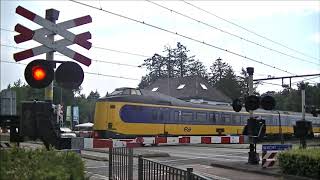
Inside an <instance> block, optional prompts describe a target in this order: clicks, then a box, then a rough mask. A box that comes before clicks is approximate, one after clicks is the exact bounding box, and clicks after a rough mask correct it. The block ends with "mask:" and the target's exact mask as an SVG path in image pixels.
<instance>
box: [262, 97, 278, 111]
mask: <svg viewBox="0 0 320 180" xmlns="http://www.w3.org/2000/svg"><path fill="white" fill-rule="evenodd" d="M260 104H261V107H262V108H263V109H264V110H272V109H273V108H274V107H275V106H276V101H275V100H274V98H273V97H271V96H264V97H263V98H262V99H261V102H260Z"/></svg>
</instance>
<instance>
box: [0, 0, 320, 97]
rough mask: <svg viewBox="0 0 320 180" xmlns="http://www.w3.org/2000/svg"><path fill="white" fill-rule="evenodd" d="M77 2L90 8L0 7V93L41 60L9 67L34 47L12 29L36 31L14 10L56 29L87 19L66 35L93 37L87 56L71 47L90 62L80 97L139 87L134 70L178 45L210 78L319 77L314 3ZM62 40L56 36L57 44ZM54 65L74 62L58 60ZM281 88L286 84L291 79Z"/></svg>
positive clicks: (318, 12) (319, 24) (268, 87)
mask: <svg viewBox="0 0 320 180" xmlns="http://www.w3.org/2000/svg"><path fill="white" fill-rule="evenodd" d="M80 2H81V3H82V4H87V5H89V6H91V7H89V6H85V5H82V4H79V3H77V2H74V1H67V0H60V1H47V0H42V1H40V0H39V1H31V0H20V1H15V0H10V1H9V0H1V63H0V70H1V72H0V80H1V81H0V89H5V88H7V86H8V85H9V84H13V82H15V81H17V80H18V79H21V80H22V81H23V82H25V80H24V69H25V66H26V64H28V63H29V62H31V61H32V60H35V59H45V55H39V56H36V57H32V58H29V59H26V60H24V61H20V62H19V63H16V62H15V60H14V59H13V54H14V53H17V52H20V51H22V50H25V49H29V48H33V47H36V46H39V45H40V44H39V43H37V42H35V41H34V40H30V41H27V42H24V43H20V44H16V43H15V42H14V36H15V35H17V34H18V33H17V32H15V31H14V27H15V25H16V24H17V23H19V24H22V25H24V26H26V27H28V28H29V29H32V30H35V29H38V28H41V26H39V25H38V24H36V23H34V22H31V21H30V20H27V19H26V18H24V17H22V16H20V15H18V14H16V13H15V9H16V8H17V7H18V6H22V7H24V8H26V9H28V10H30V11H32V12H34V13H36V14H37V15H39V16H42V17H45V11H46V9H51V8H54V9H56V10H58V11H60V14H59V19H58V20H57V23H59V22H63V21H66V20H71V19H74V18H78V17H81V16H85V15H90V16H91V17H92V23H88V24H85V25H82V26H78V27H74V28H72V29H70V31H71V32H73V33H75V34H80V33H83V32H86V31H89V32H90V33H91V34H92V39H91V40H90V42H92V46H93V47H92V48H91V49H90V50H86V49H84V48H82V47H80V46H78V45H71V46H69V48H70V49H73V50H74V51H76V52H78V53H80V54H83V55H85V56H87V57H89V58H91V59H92V60H93V61H92V64H91V65H90V66H89V67H87V66H84V65H81V67H82V68H83V70H84V72H85V74H84V81H83V83H82V85H81V86H82V88H83V90H82V93H84V94H86V95H88V94H89V93H90V91H95V90H97V91H98V92H99V94H100V95H101V96H104V95H105V94H106V93H107V92H109V93H110V92H112V91H113V90H114V89H115V88H118V87H137V85H138V84H139V82H140V80H141V77H142V76H143V75H146V74H147V70H146V69H144V68H141V67H138V66H139V65H141V64H142V63H143V62H144V60H145V59H147V58H148V57H152V55H153V54H155V53H158V54H161V55H165V54H164V53H163V50H164V47H165V46H170V47H172V48H174V47H176V44H177V42H181V43H182V44H183V45H185V46H186V47H187V49H188V50H190V51H189V53H188V55H190V56H192V55H195V58H196V59H198V60H200V61H201V62H202V63H203V64H204V65H205V66H206V67H207V69H208V70H209V67H210V66H211V65H212V63H213V62H214V61H215V60H216V59H217V58H219V57H220V58H221V59H222V60H223V61H224V62H226V63H228V64H229V65H231V66H232V68H233V70H234V71H235V72H236V74H237V75H240V71H241V68H246V67H254V71H255V72H254V79H259V78H267V77H270V76H274V77H279V76H291V75H303V74H317V73H320V1H181V0H177V1H169V0H167V1H160V0H157V1H152V2H150V1H144V0H139V1H122V0H121V1H109V0H100V1H80ZM154 3H156V4H158V5H156V4H154ZM159 5H161V6H162V7H160V6H159ZM163 7H165V8H168V9H169V10H168V9H165V8H163ZM170 10H172V11H170ZM115 14H117V15H115ZM181 14H182V15H184V16H182V15H181ZM118 15H121V16H122V17H120V16H118ZM124 16H125V17H128V18H130V19H131V20H129V19H128V18H123V17H124ZM185 16H187V17H189V18H186V17H185ZM190 18H193V20H192V19H190ZM133 20H136V21H133ZM141 22H144V24H143V23H141ZM146 24H150V25H152V26H153V27H152V26H147V25H146ZM239 26H241V28H240V27H239ZM154 27H158V28H154ZM159 28H162V29H165V30H167V31H170V32H174V33H173V34H172V33H168V32H166V31H163V30H160V29H159ZM245 29H246V30H245ZM175 32H176V33H177V34H178V35H176V34H175ZM252 32H253V33H252ZM256 34H257V35H256ZM179 35H183V36H185V37H188V38H185V37H182V36H179ZM261 36H262V37H264V38H262V37H261ZM61 38H62V37H61V36H59V35H56V36H55V39H56V40H59V39H61ZM190 38H191V39H193V40H191V39H190ZM267 39H269V40H267ZM201 42H205V43H201ZM279 44H281V45H279ZM283 45H284V46H283ZM221 49H223V50H221ZM225 50H228V51H225ZM228 52H234V53H236V54H239V55H240V56H237V55H234V54H232V53H228ZM54 59H55V60H63V61H74V60H72V59H70V58H68V57H66V56H63V55H61V54H60V53H57V52H56V53H55V55H54ZM288 72H289V73H288ZM310 78H313V79H310ZM302 80H304V81H305V82H309V83H313V84H314V83H320V77H319V76H318V77H306V78H294V79H292V83H293V87H294V88H295V87H296V86H295V85H294V83H296V82H301V81H302ZM267 83H269V84H267ZM284 83H285V84H288V83H289V79H285V80H284ZM281 84H282V82H281V80H273V81H265V83H263V84H261V85H259V87H258V91H259V92H260V93H264V92H266V91H280V90H282V87H281Z"/></svg>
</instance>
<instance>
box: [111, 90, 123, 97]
mask: <svg viewBox="0 0 320 180" xmlns="http://www.w3.org/2000/svg"><path fill="white" fill-rule="evenodd" d="M121 94H122V90H115V91H113V92H112V93H111V94H110V95H111V96H116V95H121Z"/></svg>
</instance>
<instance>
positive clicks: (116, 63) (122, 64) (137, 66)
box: [1, 44, 146, 69]
mask: <svg viewBox="0 0 320 180" xmlns="http://www.w3.org/2000/svg"><path fill="white" fill-rule="evenodd" d="M1 46H4V47H11V48H15V49H22V50H25V49H26V48H21V47H17V46H12V45H6V44H1ZM56 55H57V56H63V55H61V54H56ZM92 61H95V62H100V63H107V64H114V65H119V66H128V67H134V68H140V69H146V68H145V67H142V66H140V65H133V64H125V63H118V62H111V61H104V60H98V59H92Z"/></svg>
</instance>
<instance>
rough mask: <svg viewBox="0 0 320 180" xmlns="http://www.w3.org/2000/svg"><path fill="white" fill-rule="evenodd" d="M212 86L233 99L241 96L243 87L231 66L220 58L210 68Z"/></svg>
mask: <svg viewBox="0 0 320 180" xmlns="http://www.w3.org/2000/svg"><path fill="white" fill-rule="evenodd" d="M210 70H211V77H209V80H210V84H211V85H212V86H213V87H216V88H217V89H219V90H220V91H222V92H223V93H224V94H226V95H227V96H228V97H230V98H231V99H236V98H239V97H240V96H241V86H240V83H239V80H238V78H237V76H236V75H235V73H234V71H233V69H232V68H231V66H230V65H228V64H227V63H225V62H223V61H222V59H221V58H218V59H217V60H216V61H215V62H213V64H212V66H211V67H210Z"/></svg>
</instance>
